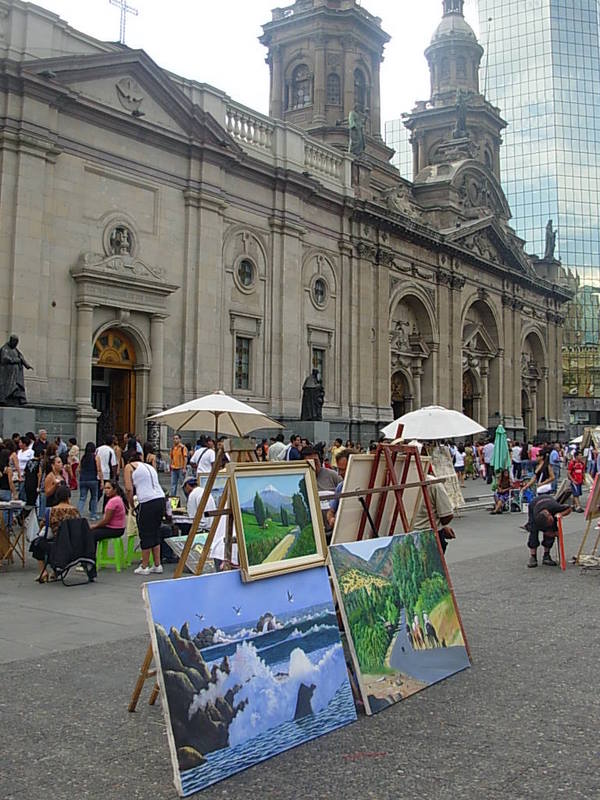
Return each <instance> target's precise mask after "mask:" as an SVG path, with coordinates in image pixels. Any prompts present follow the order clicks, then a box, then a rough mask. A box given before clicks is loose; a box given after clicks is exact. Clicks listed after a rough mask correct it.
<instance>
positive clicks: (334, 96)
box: [327, 72, 342, 106]
mask: <svg viewBox="0 0 600 800" xmlns="http://www.w3.org/2000/svg"><path fill="white" fill-rule="evenodd" d="M341 102H342V86H341V82H340V78H339V75H336V74H335V72H331V73H329V75H328V76H327V105H330V106H339V105H341Z"/></svg>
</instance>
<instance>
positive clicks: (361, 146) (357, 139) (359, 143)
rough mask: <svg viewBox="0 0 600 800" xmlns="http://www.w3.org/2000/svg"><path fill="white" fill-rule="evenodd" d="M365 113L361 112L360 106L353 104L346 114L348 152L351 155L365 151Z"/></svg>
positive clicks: (358, 154)
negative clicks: (348, 137) (348, 130)
mask: <svg viewBox="0 0 600 800" xmlns="http://www.w3.org/2000/svg"><path fill="white" fill-rule="evenodd" d="M366 121H367V117H366V113H363V112H362V111H361V109H360V106H358V105H355V106H354V108H353V110H352V111H351V112H350V114H349V115H348V127H349V129H350V141H349V143H348V152H349V153H350V154H351V155H353V156H360V155H362V154H363V153H364V152H365V148H366V146H367V142H366V139H365V123H366Z"/></svg>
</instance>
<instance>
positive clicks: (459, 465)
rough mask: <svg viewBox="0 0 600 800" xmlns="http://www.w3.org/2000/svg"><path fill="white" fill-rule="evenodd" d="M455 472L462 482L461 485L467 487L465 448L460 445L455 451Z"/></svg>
mask: <svg viewBox="0 0 600 800" xmlns="http://www.w3.org/2000/svg"><path fill="white" fill-rule="evenodd" d="M454 471H455V472H456V477H457V478H458V480H459V481H460V485H461V486H464V485H465V446H464V444H459V445H458V447H457V448H455V450H454Z"/></svg>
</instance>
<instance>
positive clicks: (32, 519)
mask: <svg viewBox="0 0 600 800" xmlns="http://www.w3.org/2000/svg"><path fill="white" fill-rule="evenodd" d="M23 527H24V528H25V538H26V539H27V541H28V542H29V543H31V542H33V541H34V540H35V538H36V537H37V536H39V534H40V526H39V523H38V520H37V514H36V513H35V510H33V511H30V512H29V514H28V515H27V517H26V518H25V524H24V526H23Z"/></svg>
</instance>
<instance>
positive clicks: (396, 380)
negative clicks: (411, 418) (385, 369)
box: [391, 372, 412, 419]
mask: <svg viewBox="0 0 600 800" xmlns="http://www.w3.org/2000/svg"><path fill="white" fill-rule="evenodd" d="M411 400H412V397H411V394H410V388H409V385H408V381H407V380H406V377H405V376H404V375H403V374H402V372H394V374H393V375H392V386H391V401H392V413H393V415H394V419H398V417H401V416H402V415H403V414H407V413H408V412H409V411H411V405H412V403H411Z"/></svg>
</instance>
